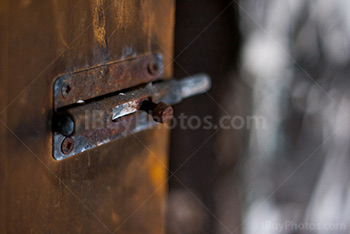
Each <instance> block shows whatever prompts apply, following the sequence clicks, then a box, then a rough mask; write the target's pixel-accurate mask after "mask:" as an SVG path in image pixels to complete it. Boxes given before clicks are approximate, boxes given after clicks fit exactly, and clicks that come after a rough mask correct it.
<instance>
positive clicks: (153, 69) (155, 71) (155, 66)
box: [148, 62, 159, 76]
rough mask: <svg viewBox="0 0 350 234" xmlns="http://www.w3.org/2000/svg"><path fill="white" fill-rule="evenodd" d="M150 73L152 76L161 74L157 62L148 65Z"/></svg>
mask: <svg viewBox="0 0 350 234" xmlns="http://www.w3.org/2000/svg"><path fill="white" fill-rule="evenodd" d="M148 73H149V74H150V75H152V76H156V75H158V74H159V65H158V64H157V63H156V62H151V63H150V64H148Z"/></svg>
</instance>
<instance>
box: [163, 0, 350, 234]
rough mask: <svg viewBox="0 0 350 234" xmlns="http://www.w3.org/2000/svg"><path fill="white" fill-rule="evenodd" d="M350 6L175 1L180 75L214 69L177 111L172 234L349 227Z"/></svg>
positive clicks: (340, 0) (305, 1)
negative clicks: (234, 124) (208, 120)
mask: <svg viewBox="0 0 350 234" xmlns="http://www.w3.org/2000/svg"><path fill="white" fill-rule="evenodd" d="M349 10H350V2H349V1H348V0H333V1H330V0H284V1H279V0H259V1H254V0H245V1H240V2H238V1H227V0H177V10H176V29H175V36H176V38H175V60H176V62H175V64H174V67H175V77H177V78H182V77H185V76H188V75H193V74H195V73H198V72H207V73H209V74H210V75H211V76H212V79H213V84H212V85H213V87H212V89H211V90H210V91H209V92H208V93H207V94H204V95H201V96H198V97H193V98H191V99H190V100H188V101H184V102H183V103H181V104H179V105H178V106H176V108H175V111H176V113H175V114H176V115H180V114H181V113H186V114H187V115H189V116H191V115H197V116H198V115H199V116H202V117H204V116H212V118H213V122H214V123H219V122H220V121H221V119H222V118H223V117H224V116H231V117H232V116H240V117H243V118H246V117H247V116H258V117H263V119H264V125H263V127H254V126H253V127H249V128H248V127H246V126H245V127H242V128H236V129H233V128H230V129H221V128H218V129H209V130H208V129H196V130H193V129H181V128H179V127H177V128H175V129H173V130H172V136H171V137H172V142H171V150H170V170H171V171H172V173H170V174H169V176H170V184H169V202H168V214H167V215H168V224H167V232H168V233H169V234H180V233H181V234H197V233H198V234H206V233H208V234H212V233H217V234H226V233H244V234H257V233H260V234H263V233H349V232H350V227H349V224H350V194H349V193H350V186H349V184H350V174H349V172H350V170H349V169H348V168H349V166H350V152H349V151H350V149H349V143H350V121H349V120H350V92H348V87H349V82H350V81H349V79H348V74H349V73H348V70H349V69H350V66H349V65H350V14H349Z"/></svg>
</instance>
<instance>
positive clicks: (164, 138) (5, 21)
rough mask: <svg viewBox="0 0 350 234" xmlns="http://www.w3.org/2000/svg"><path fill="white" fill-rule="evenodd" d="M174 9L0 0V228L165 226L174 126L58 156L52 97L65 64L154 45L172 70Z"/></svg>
mask: <svg viewBox="0 0 350 234" xmlns="http://www.w3.org/2000/svg"><path fill="white" fill-rule="evenodd" d="M173 15H174V1H173V0H165V1H154V0H149V1H143V0H127V1H126V0H118V1H114V0H113V1H112V0H75V1H69V0H60V1H44V0H31V1H12V0H2V1H1V4H0V29H1V30H0V31H1V33H0V42H1V43H0V51H1V53H0V97H1V98H0V107H1V109H0V119H1V121H2V122H0V146H1V153H0V162H1V163H0V233H1V234H2V233H6V234H17V233H35V234H44V233H45V234H48V233H52V234H54V233H55V234H56V233H57V234H58V233H74V234H75V233H82V234H90V233H91V234H96V233H101V234H110V233H116V234H139V233H147V234H163V233H164V226H165V224H164V209H165V202H166V194H167V184H166V179H167V168H166V167H167V152H168V144H169V131H168V130H167V129H166V128H164V127H161V126H160V127H157V128H151V129H147V130H145V131H141V132H138V133H136V134H135V135H129V136H127V137H125V138H124V137H123V138H119V139H118V140H116V141H114V142H111V143H109V144H105V145H103V146H101V147H98V148H96V149H92V150H90V151H88V152H84V153H81V155H79V157H71V158H68V159H66V160H62V161H57V160H55V159H54V158H53V157H52V150H53V149H52V115H53V111H54V110H53V105H54V104H53V99H52V97H53V84H54V82H55V78H56V77H60V76H61V75H62V74H73V73H75V72H77V71H82V70H84V69H89V68H94V67H99V66H103V65H105V64H111V63H117V62H119V61H125V60H129V59H133V58H138V57H142V56H144V55H150V54H155V53H161V54H163V55H164V65H165V67H166V69H165V70H164V76H163V77H164V79H167V78H171V77H172V66H171V65H169V64H171V62H172V58H171V57H172V50H173V49H172V48H173V37H174V35H173V25H174V17H173ZM148 35H149V36H150V37H149V36H148ZM151 37H152V38H154V40H153V39H152V38H151ZM3 123H4V124H5V125H4V124H3ZM90 137H91V138H93V137H95V136H92V135H91V136H90ZM76 145H77V144H76V142H75V143H74V146H76ZM145 146H146V147H145ZM145 217H146V218H145Z"/></svg>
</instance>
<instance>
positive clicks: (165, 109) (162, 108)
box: [141, 101, 174, 124]
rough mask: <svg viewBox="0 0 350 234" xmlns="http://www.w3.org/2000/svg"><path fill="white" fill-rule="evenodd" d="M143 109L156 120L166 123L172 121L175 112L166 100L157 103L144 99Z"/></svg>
mask: <svg viewBox="0 0 350 234" xmlns="http://www.w3.org/2000/svg"><path fill="white" fill-rule="evenodd" d="M141 110H144V111H146V112H147V113H149V114H151V115H152V116H153V120H154V121H156V122H159V123H166V124H167V123H170V121H171V119H172V118H173V113H174V110H173V108H172V107H171V106H169V105H168V104H166V103H164V102H160V103H158V104H155V103H154V102H152V101H143V102H142V106H141Z"/></svg>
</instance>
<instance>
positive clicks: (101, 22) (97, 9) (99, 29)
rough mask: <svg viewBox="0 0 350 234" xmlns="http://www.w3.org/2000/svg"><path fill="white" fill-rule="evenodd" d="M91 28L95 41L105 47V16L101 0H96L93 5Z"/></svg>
mask: <svg viewBox="0 0 350 234" xmlns="http://www.w3.org/2000/svg"><path fill="white" fill-rule="evenodd" d="M93 7H94V9H93V28H94V36H95V39H96V41H97V42H98V43H99V44H100V45H101V46H102V47H104V48H106V47H107V43H106V29H105V26H106V16H105V10H104V7H103V0H97V1H96V3H95V5H94V6H93Z"/></svg>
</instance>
